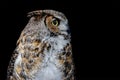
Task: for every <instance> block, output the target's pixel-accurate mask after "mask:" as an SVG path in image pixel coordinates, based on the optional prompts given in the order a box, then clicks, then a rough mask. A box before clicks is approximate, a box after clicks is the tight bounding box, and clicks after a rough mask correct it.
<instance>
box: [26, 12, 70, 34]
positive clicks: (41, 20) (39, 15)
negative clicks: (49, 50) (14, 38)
mask: <svg viewBox="0 0 120 80" xmlns="http://www.w3.org/2000/svg"><path fill="white" fill-rule="evenodd" d="M28 17H30V20H29V23H28V24H27V26H26V29H27V30H28V31H29V30H30V31H33V32H34V31H35V32H36V31H37V32H38V33H39V32H40V33H41V34H42V35H43V36H46V35H47V36H48V35H49V36H57V35H69V34H70V31H69V27H68V20H67V18H66V17H65V15H64V14H63V13H61V12H58V11H54V10H37V11H32V12H29V13H28Z"/></svg>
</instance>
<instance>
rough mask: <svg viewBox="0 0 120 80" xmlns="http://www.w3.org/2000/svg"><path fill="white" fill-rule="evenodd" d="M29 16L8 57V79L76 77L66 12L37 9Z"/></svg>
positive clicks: (71, 78)
mask: <svg viewBox="0 0 120 80" xmlns="http://www.w3.org/2000/svg"><path fill="white" fill-rule="evenodd" d="M28 17H29V19H30V20H29V22H28V24H27V25H26V27H25V28H24V29H23V31H22V32H21V35H20V37H19V39H18V41H17V44H16V48H15V50H14V52H13V55H12V57H11V60H10V63H9V66H8V70H7V80H75V78H74V62H73V57H72V47H71V43H70V42H71V34H70V29H69V26H68V20H67V18H66V17H65V15H64V14H63V13H61V12H58V11H55V10H36V11H32V12H29V13H28Z"/></svg>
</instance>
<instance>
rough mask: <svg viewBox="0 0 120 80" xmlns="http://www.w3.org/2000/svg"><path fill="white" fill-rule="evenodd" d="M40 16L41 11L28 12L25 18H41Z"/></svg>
mask: <svg viewBox="0 0 120 80" xmlns="http://www.w3.org/2000/svg"><path fill="white" fill-rule="evenodd" d="M41 15H42V11H41V10H36V11H32V12H29V13H28V15H27V17H33V16H41Z"/></svg>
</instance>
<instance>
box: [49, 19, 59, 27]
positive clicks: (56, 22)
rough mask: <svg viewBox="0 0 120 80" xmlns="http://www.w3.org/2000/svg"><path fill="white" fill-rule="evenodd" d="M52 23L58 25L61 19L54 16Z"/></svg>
mask: <svg viewBox="0 0 120 80" xmlns="http://www.w3.org/2000/svg"><path fill="white" fill-rule="evenodd" d="M51 23H52V25H53V26H58V24H59V21H58V20H57V19H56V18H54V19H53V20H52V22H51Z"/></svg>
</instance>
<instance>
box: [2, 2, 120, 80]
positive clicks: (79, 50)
mask: <svg viewBox="0 0 120 80" xmlns="http://www.w3.org/2000/svg"><path fill="white" fill-rule="evenodd" d="M88 4H89V2H88ZM90 5H91V4H89V5H87V4H86V2H82V1H75V0H74V1H70V0H68V1H67V0H66V1H65V0H39V1H38V0H16V1H12V0H11V1H7V0H4V2H1V3H0V20H1V21H0V24H1V25H0V47H1V48H0V50H1V51H0V80H5V78H6V70H7V66H8V63H9V60H10V57H11V54H12V52H13V50H14V49H15V47H16V41H17V39H18V38H19V35H20V33H21V31H22V30H23V28H24V27H25V25H26V24H27V22H28V20H29V19H28V18H27V17H26V16H27V13H28V12H30V11H33V10H39V9H53V10H57V11H60V12H63V13H64V14H65V15H66V17H67V18H68V20H69V25H70V29H71V33H72V47H73V58H74V62H75V67H76V74H75V75H76V77H77V80H80V79H83V78H107V77H119V74H117V73H116V72H117V71H118V67H114V66H113V65H114V64H111V63H112V60H111V59H114V58H113V57H109V55H110V54H109V55H107V54H106V53H108V49H107V48H108V47H107V42H108V41H107V40H106V37H107V36H108V35H109V34H104V32H106V30H105V27H103V25H102V23H104V21H103V20H104V18H103V19H101V18H100V17H102V16H101V14H103V13H102V12H101V11H99V10H97V9H95V10H91V9H89V10H88V9H85V8H86V7H87V8H89V6H90ZM115 66H118V65H115ZM116 70H117V71H116Z"/></svg>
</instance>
